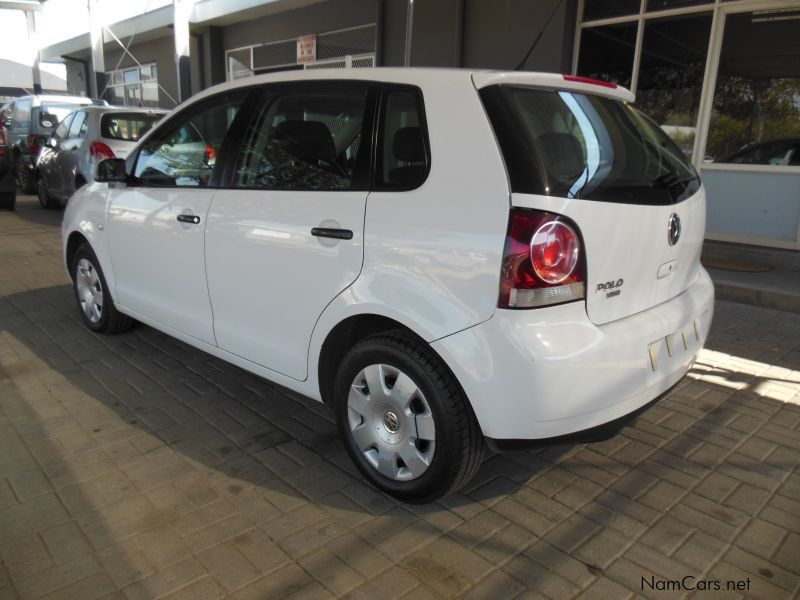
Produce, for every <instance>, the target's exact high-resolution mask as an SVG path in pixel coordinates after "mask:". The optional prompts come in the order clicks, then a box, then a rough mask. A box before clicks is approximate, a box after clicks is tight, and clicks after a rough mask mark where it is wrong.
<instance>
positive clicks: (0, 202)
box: [0, 190, 17, 210]
mask: <svg viewBox="0 0 800 600" xmlns="http://www.w3.org/2000/svg"><path fill="white" fill-rule="evenodd" d="M16 203H17V191H16V190H12V191H10V192H0V210H14V206H15V205H16Z"/></svg>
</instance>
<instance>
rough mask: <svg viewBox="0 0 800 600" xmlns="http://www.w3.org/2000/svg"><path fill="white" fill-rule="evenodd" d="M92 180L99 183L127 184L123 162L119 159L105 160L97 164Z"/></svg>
mask: <svg viewBox="0 0 800 600" xmlns="http://www.w3.org/2000/svg"><path fill="white" fill-rule="evenodd" d="M94 180H95V181H98V182H100V183H127V181H128V174H127V173H126V172H125V161H124V160H122V159H121V158H107V159H105V160H101V161H100V162H99V163H97V169H96V170H95V173H94Z"/></svg>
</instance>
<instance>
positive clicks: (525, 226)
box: [497, 208, 586, 308]
mask: <svg viewBox="0 0 800 600" xmlns="http://www.w3.org/2000/svg"><path fill="white" fill-rule="evenodd" d="M585 282H586V267H585V260H584V257H583V255H582V253H581V241H580V236H579V235H578V228H577V227H576V226H575V224H574V223H572V222H571V221H570V220H569V219H567V218H566V217H563V216H560V215H555V214H553V213H548V212H543V211H538V210H530V209H521V208H514V209H512V210H511V215H510V217H509V223H508V234H507V235H506V245H505V251H504V253H503V266H502V272H501V276H500V298H499V301H498V303H497V305H498V307H500V308H537V307H541V306H550V305H553V304H561V303H564V302H572V301H573V300H580V299H582V298H584V297H585V289H586V288H585Z"/></svg>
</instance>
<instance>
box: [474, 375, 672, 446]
mask: <svg viewBox="0 0 800 600" xmlns="http://www.w3.org/2000/svg"><path fill="white" fill-rule="evenodd" d="M681 381H683V377H681V378H680V379H679V380H678V381H677V383H675V384H673V385H672V386H671V387H670V388H669V389H668V390H666V391H665V392H662V393H661V394H659V395H658V396H656V397H655V398H654V399H653V400H651V401H650V402H648V403H647V404H644V405H643V406H640V407H639V408H637V409H636V410H634V411H633V412H630V413H628V414H627V415H622V416H621V417H619V418H617V419H614V420H613V421H609V422H608V423H603V424H602V425H597V426H596V427H590V428H589V429H583V430H582V431H576V432H575V433H568V434H566V435H558V436H555V437H550V438H539V439H535V440H519V439H495V438H488V437H487V438H486V445H487V446H489V449H490V450H491V451H492V452H519V451H522V450H534V449H537V448H542V447H545V446H562V445H575V444H590V443H592V442H602V441H604V440H608V439H610V438H612V437H614V436H615V435H617V434H618V433H619V432H620V431H621V430H622V428H623V427H625V425H627V424H628V423H630V422H631V421H632V420H633V419H635V418H636V417H638V416H639V415H641V414H642V413H643V412H645V411H647V410H648V409H650V408H651V407H652V406H653V405H654V404H656V403H657V402H659V401H660V400H662V399H663V398H664V397H665V396H667V395H669V393H670V392H672V390H674V389H675V387H676V386H677V385H678V384H679V383H680V382H681Z"/></svg>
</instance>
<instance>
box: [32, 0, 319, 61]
mask: <svg viewBox="0 0 800 600" xmlns="http://www.w3.org/2000/svg"><path fill="white" fill-rule="evenodd" d="M323 1H324V0H198V1H197V2H196V3H195V5H194V9H193V11H192V16H191V17H190V18H189V23H190V25H191V26H193V27H204V26H207V25H230V24H232V23H237V22H239V21H243V20H250V19H256V18H259V17H264V16H268V15H271V14H276V13H280V12H285V11H288V10H292V9H295V8H302V7H303V6H309V5H312V4H317V3H319V2H323ZM37 4H38V2H37ZM172 25H173V9H172V5H167V6H163V7H161V8H157V9H155V10H151V11H149V12H146V13H144V14H141V15H138V16H136V17H131V18H130V19H125V20H124V21H119V22H117V23H113V24H111V25H109V28H110V29H111V30H112V31H113V32H114V35H116V36H117V37H118V38H119V39H121V40H124V39H125V38H128V37H130V36H131V35H134V34H135V35H136V42H137V43H140V42H146V41H148V40H152V39H157V38H161V37H165V36H168V35H169V36H171V35H172V29H171V27H172ZM103 43H104V45H105V47H106V49H107V50H112V49H113V48H114V47H115V46H116V42H115V41H114V39H113V38H112V37H111V36H110V35H109V34H108V32H104V33H103ZM40 55H41V60H43V61H58V60H60V59H63V58H72V59H77V60H87V59H88V58H89V57H90V56H91V50H90V42H89V33H88V32H87V33H84V34H81V35H79V36H76V37H74V38H70V39H68V40H64V41H61V42H57V43H55V44H51V45H49V46H44V47H42V49H41V54H40Z"/></svg>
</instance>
